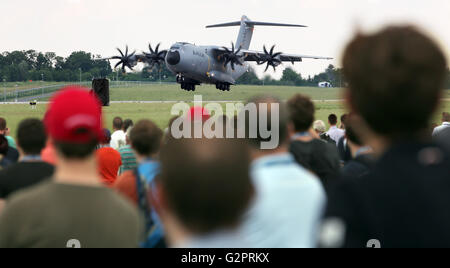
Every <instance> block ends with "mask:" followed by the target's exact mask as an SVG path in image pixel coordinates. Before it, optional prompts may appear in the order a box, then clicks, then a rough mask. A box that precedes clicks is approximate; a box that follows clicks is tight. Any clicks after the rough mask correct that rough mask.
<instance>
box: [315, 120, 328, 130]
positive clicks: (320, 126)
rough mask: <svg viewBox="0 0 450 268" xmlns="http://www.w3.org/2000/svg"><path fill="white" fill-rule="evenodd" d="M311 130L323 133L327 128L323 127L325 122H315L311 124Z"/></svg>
mask: <svg viewBox="0 0 450 268" xmlns="http://www.w3.org/2000/svg"><path fill="white" fill-rule="evenodd" d="M313 129H314V130H315V131H318V132H320V133H323V132H325V131H326V130H327V126H326V125H325V122H323V121H322V120H316V121H314V123H313Z"/></svg>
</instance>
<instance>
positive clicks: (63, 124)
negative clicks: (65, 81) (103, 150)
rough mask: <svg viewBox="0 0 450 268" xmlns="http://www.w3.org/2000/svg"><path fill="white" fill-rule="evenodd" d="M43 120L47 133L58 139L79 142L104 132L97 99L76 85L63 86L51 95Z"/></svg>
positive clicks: (86, 140) (96, 137) (99, 136)
mask: <svg viewBox="0 0 450 268" xmlns="http://www.w3.org/2000/svg"><path fill="white" fill-rule="evenodd" d="M44 123H45V127H46V129H47V133H48V135H49V136H50V137H52V139H53V140H55V141H59V142H67V143H80V144H82V143H87V142H90V141H92V140H93V139H95V140H97V141H100V140H101V139H102V138H103V136H104V133H103V122H102V107H101V105H100V102H99V100H98V99H97V98H96V97H95V96H93V95H92V94H90V93H89V89H87V88H82V87H78V86H69V87H65V88H63V89H61V91H60V92H59V93H57V94H56V95H55V96H54V97H53V98H52V99H51V101H50V104H49V106H48V110H47V114H46V115H45V118H44Z"/></svg>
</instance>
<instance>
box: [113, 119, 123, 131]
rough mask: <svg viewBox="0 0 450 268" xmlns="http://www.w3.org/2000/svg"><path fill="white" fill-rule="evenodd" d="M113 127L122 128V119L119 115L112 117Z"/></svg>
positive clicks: (115, 128)
mask: <svg viewBox="0 0 450 268" xmlns="http://www.w3.org/2000/svg"><path fill="white" fill-rule="evenodd" d="M113 128H114V130H122V128H123V121H122V118H121V117H114V119H113Z"/></svg>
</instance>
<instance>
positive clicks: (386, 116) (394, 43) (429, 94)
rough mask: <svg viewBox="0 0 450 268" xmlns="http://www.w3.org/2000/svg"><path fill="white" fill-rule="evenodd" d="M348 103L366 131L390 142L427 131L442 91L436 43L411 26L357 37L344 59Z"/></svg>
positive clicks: (442, 63)
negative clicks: (363, 122)
mask: <svg viewBox="0 0 450 268" xmlns="http://www.w3.org/2000/svg"><path fill="white" fill-rule="evenodd" d="M343 67H344V74H345V77H346V79H347V81H348V94H347V98H348V102H349V104H350V106H351V108H352V110H353V111H354V112H356V113H357V114H359V115H361V116H362V117H363V119H364V120H365V121H366V123H367V124H368V125H369V127H370V128H371V129H372V130H373V131H374V132H376V133H377V134H379V135H382V136H385V137H388V138H389V139H392V140H399V139H404V138H406V137H414V136H415V135H416V133H418V132H419V131H420V130H423V129H425V128H426V127H427V125H428V123H429V120H430V117H431V116H432V114H433V112H434V111H435V109H436V107H437V105H438V103H439V99H440V97H441V90H442V88H443V84H444V79H445V72H446V67H447V64H446V60H445V57H444V54H443V52H442V51H441V50H440V48H439V47H438V45H437V44H436V43H435V42H434V41H432V40H431V39H430V38H429V37H427V36H426V35H425V34H423V33H421V32H420V31H418V30H417V29H415V28H413V27H389V28H386V29H384V30H382V31H380V32H378V33H375V34H373V35H363V34H358V35H357V36H356V37H355V38H354V39H353V40H352V41H351V42H350V44H349V45H348V46H347V48H346V50H345V53H344V58H343Z"/></svg>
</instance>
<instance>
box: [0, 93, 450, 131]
mask: <svg viewBox="0 0 450 268" xmlns="http://www.w3.org/2000/svg"><path fill="white" fill-rule="evenodd" d="M295 93H302V94H306V95H308V96H310V97H311V99H313V100H317V102H316V107H317V113H316V118H317V119H321V120H324V121H325V122H326V118H327V116H328V115H329V114H330V113H335V114H338V115H339V116H340V115H341V114H343V113H345V108H344V106H343V104H342V102H340V101H324V100H337V99H341V98H342V97H341V91H340V90H339V89H330V88H301V87H281V86H279V87H274V86H264V87H261V86H259V87H258V86H236V87H233V89H232V91H231V92H221V91H219V90H217V89H216V88H215V87H212V86H202V87H198V90H197V91H196V92H195V94H197V95H202V97H203V100H204V104H206V103H207V101H245V100H247V99H249V98H250V97H251V96H254V95H258V94H271V95H275V96H278V97H280V98H281V99H288V98H289V97H291V96H292V95H294V94H295ZM444 97H445V98H450V91H449V90H447V91H446V92H445V96H444ZM111 100H112V101H130V100H131V101H185V102H187V103H191V102H192V101H193V100H194V94H193V93H192V92H185V91H182V90H181V89H180V88H179V87H178V86H177V85H150V86H149V85H147V86H141V87H128V88H112V89H111ZM172 105H173V103H112V104H111V106H110V107H104V108H103V109H104V120H105V126H106V127H108V128H111V122H112V119H113V118H114V117H115V116H121V117H122V118H124V119H125V118H130V119H133V120H134V121H138V120H139V119H151V120H153V121H154V122H155V123H156V124H157V125H158V126H160V127H161V128H165V127H167V123H168V121H169V119H170V118H171V117H172V115H171V114H170V111H171V108H172ZM224 105H225V104H222V106H224ZM45 110H46V105H44V104H40V105H38V106H37V109H36V110H32V109H31V108H30V107H29V105H27V104H0V117H4V118H6V119H7V121H8V127H9V128H10V129H11V131H12V133H11V134H12V135H13V136H15V132H16V129H17V125H18V123H19V122H20V121H21V120H22V119H24V118H29V117H37V118H43V116H44V113H45ZM443 110H445V111H450V101H445V102H444V104H443V107H441V108H440V109H439V112H441V111H443ZM382 112H383V111H382V107H380V113H382ZM433 122H436V123H438V122H439V117H438V115H436V116H435V118H434V120H433Z"/></svg>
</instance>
